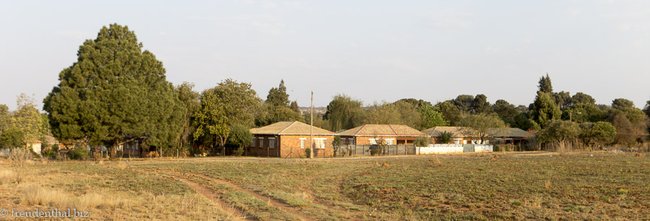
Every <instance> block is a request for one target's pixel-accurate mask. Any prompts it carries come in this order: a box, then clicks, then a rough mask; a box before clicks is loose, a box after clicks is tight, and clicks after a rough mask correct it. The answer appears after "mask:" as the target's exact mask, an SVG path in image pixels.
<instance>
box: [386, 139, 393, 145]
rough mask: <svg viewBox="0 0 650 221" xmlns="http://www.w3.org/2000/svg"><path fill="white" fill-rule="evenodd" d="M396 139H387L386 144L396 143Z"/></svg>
mask: <svg viewBox="0 0 650 221" xmlns="http://www.w3.org/2000/svg"><path fill="white" fill-rule="evenodd" d="M394 144H395V139H386V145H394Z"/></svg>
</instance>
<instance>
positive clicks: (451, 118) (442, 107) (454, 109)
mask: <svg viewBox="0 0 650 221" xmlns="http://www.w3.org/2000/svg"><path fill="white" fill-rule="evenodd" d="M434 107H435V109H436V110H438V111H439V112H440V113H441V114H442V116H443V118H444V119H445V120H446V121H447V122H448V123H449V125H458V121H460V119H461V117H462V114H463V111H462V110H461V109H460V108H458V106H456V105H455V104H454V101H452V100H447V101H444V102H440V103H437V104H436V105H435V106H434Z"/></svg>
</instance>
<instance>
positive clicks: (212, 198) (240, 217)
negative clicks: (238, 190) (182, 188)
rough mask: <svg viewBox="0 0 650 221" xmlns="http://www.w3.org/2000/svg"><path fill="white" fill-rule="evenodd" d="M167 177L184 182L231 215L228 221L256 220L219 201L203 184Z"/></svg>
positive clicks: (171, 176) (216, 195) (215, 194)
mask: <svg viewBox="0 0 650 221" xmlns="http://www.w3.org/2000/svg"><path fill="white" fill-rule="evenodd" d="M165 175H166V176H168V177H170V178H172V179H175V180H178V181H181V182H183V183H184V184H185V185H187V186H188V187H190V188H191V189H192V190H193V191H194V192H196V193H198V194H201V195H202V196H204V197H205V198H208V199H209V200H210V201H211V202H212V203H214V204H215V205H217V207H218V208H219V209H220V210H222V211H223V212H225V213H226V214H228V215H229V216H228V217H226V219H228V220H255V219H251V218H249V217H252V216H250V215H247V214H246V212H244V211H242V210H240V209H238V208H235V207H232V206H230V205H229V204H228V203H226V202H224V201H222V200H221V199H219V196H218V194H217V193H215V192H214V191H212V190H210V189H209V188H207V187H205V186H203V185H201V184H198V183H195V182H192V181H190V180H187V179H183V178H181V177H176V176H173V175H170V174H165Z"/></svg>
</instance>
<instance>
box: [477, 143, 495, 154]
mask: <svg viewBox="0 0 650 221" xmlns="http://www.w3.org/2000/svg"><path fill="white" fill-rule="evenodd" d="M492 151H494V147H493V146H492V145H485V144H474V152H477V153H482V152H492Z"/></svg>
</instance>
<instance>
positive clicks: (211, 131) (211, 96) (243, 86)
mask: <svg viewBox="0 0 650 221" xmlns="http://www.w3.org/2000/svg"><path fill="white" fill-rule="evenodd" d="M260 105H261V100H260V99H259V98H258V97H257V95H256V93H255V91H254V90H253V89H251V85H250V84H248V83H239V82H237V81H235V80H232V79H226V80H224V81H222V82H221V83H219V84H218V85H217V86H216V87H214V88H211V89H208V90H205V91H203V93H201V107H200V108H199V110H198V111H197V113H196V117H195V118H196V120H195V125H196V127H197V128H196V131H195V132H194V139H195V140H199V139H201V138H206V137H207V136H213V138H214V143H213V144H215V145H214V146H219V147H224V146H225V145H226V142H227V141H228V137H229V136H230V134H231V132H232V127H234V126H235V125H241V126H243V127H246V128H251V127H252V126H253V125H254V122H255V116H257V114H258V111H259V107H260ZM209 139H210V138H208V139H205V140H209Z"/></svg>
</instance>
